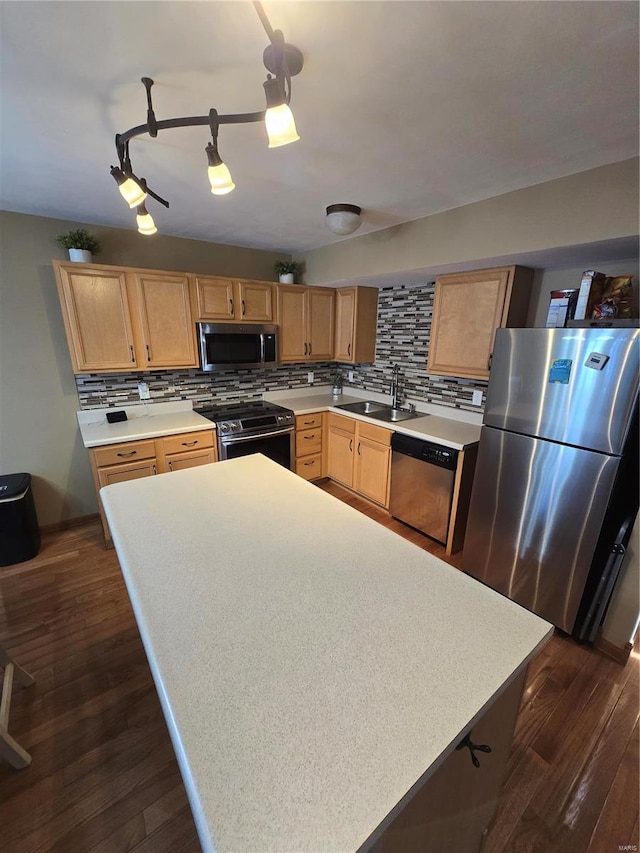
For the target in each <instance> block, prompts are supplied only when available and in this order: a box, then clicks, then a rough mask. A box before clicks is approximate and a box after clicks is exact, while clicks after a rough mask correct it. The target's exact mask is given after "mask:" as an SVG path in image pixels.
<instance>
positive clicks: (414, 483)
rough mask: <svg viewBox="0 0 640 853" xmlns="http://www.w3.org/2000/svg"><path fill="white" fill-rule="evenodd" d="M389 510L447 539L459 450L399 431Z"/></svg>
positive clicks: (394, 441)
mask: <svg viewBox="0 0 640 853" xmlns="http://www.w3.org/2000/svg"><path fill="white" fill-rule="evenodd" d="M391 450H392V455H391V497H390V502H389V512H390V513H391V515H392V516H393V517H394V518H397V519H399V520H400V521H404V522H405V523H406V524H410V525H411V527H415V528H417V529H418V530H421V531H422V532H423V533H426V534H427V536H431V538H432V539H436V540H437V541H438V542H442V543H446V541H447V533H448V531H449V517H450V515H451V501H452V498H453V483H454V479H455V473H456V465H457V464H458V451H457V450H452V449H451V448H450V447H443V446H442V445H440V444H433V442H430V441H423V440H422V439H419V438H413V437H412V436H408V435H402V434H401V433H398V432H395V433H394V434H393V436H392V437H391Z"/></svg>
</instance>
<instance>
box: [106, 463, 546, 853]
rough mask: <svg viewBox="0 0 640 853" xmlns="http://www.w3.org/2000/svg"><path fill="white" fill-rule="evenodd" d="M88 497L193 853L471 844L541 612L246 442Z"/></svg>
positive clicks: (541, 633)
mask: <svg viewBox="0 0 640 853" xmlns="http://www.w3.org/2000/svg"><path fill="white" fill-rule="evenodd" d="M101 496H102V500H103V503H104V506H105V510H106V513H107V516H108V519H109V524H110V526H111V530H112V533H113V540H114V544H115V546H116V549H117V552H118V556H119V559H120V563H121V566H122V570H123V574H124V577H125V580H126V583H127V588H128V590H129V595H130V598H131V602H132V605H133V609H134V612H135V615H136V618H137V621H138V626H139V629H140V633H141V635H142V639H143V642H144V645H145V649H146V652H147V656H148V658H149V663H150V666H151V670H152V673H153V676H154V680H155V683H156V687H157V689H158V693H159V696H160V700H161V703H162V706H163V710H164V713H165V717H166V720H167V724H168V727H169V731H170V734H171V737H172V741H173V744H174V748H175V750H176V754H177V757H178V761H179V763H180V767H181V771H182V775H183V778H184V781H185V786H186V789H187V793H188V796H189V799H190V803H191V807H192V811H193V814H194V819H195V822H196V826H197V828H198V833H199V837H200V841H201V844H202V847H203V849H204V850H205V851H214V850H215V851H220V853H224V851H243V853H248V851H256V853H258V851H259V853H265V852H266V851H274V852H276V851H277V853H284V851H309V853H311V851H318V853H325V852H326V851H356V850H370V849H372V850H376V851H378V850H381V851H387V850H389V851H390V850H403V851H405V850H406V851H408V850H412V849H414V850H421V851H423V850H425V851H426V850H450V849H451V850H453V849H455V850H456V853H457V851H459V850H474V849H478V847H479V844H480V839H481V833H482V829H483V828H484V826H485V825H486V822H487V820H489V819H490V817H491V813H492V812H493V809H494V808H495V800H496V797H497V793H496V792H495V791H494V790H493V789H495V788H496V784H497V790H499V786H500V777H501V775H502V769H503V767H504V762H505V761H506V754H507V753H508V748H509V744H510V741H511V737H512V733H513V725H514V720H515V714H516V711H517V705H518V699H519V693H520V690H521V685H522V680H523V677H524V672H525V670H526V666H527V664H528V662H529V661H530V660H531V659H532V658H533V657H534V656H535V655H536V654H537V652H538V651H539V650H540V649H541V648H542V646H543V645H544V644H545V643H546V642H547V640H548V639H549V638H550V636H551V633H552V630H553V629H552V627H551V626H550V625H549V624H548V623H546V622H544V621H543V620H542V619H540V618H538V617H536V616H534V615H533V614H531V613H529V612H528V611H525V610H523V609H522V608H520V607H519V606H518V605H516V604H514V603H513V602H511V601H509V600H508V599H506V598H503V597H502V596H500V595H498V594H497V593H495V592H493V591H492V590H490V589H487V588H485V587H484V586H483V585H482V584H480V583H478V582H477V581H474V580H473V579H471V578H469V577H467V576H466V575H464V574H462V573H461V572H458V571H456V570H455V569H453V568H452V567H450V566H448V565H447V564H445V563H443V562H442V561H441V560H438V559H437V558H435V557H433V556H432V555H430V554H428V553H426V552H424V551H422V550H421V549H420V548H418V547H417V546H414V545H412V544H411V543H409V542H407V541H405V540H403V539H401V538H400V537H398V536H397V535H396V534H394V533H392V532H391V531H389V530H387V529H385V528H383V527H381V526H380V525H378V524H376V523H375V522H374V521H372V520H371V519H369V518H367V517H365V516H363V515H361V514H360V513H358V512H356V511H355V510H353V509H351V508H350V507H348V506H345V505H344V504H343V503H341V502H340V501H338V500H336V499H335V498H333V497H331V496H330V495H327V494H325V493H324V492H322V491H320V490H318V489H317V488H316V487H315V486H313V485H311V484H310V483H308V482H306V481H304V480H303V479H301V478H299V477H297V476H295V475H294V474H292V473H291V472H289V471H287V470H285V469H283V468H281V467H280V466H278V465H276V464H275V463H273V462H271V461H270V460H268V459H266V458H264V457H262V456H260V455H254V456H247V457H242V458H240V459H235V460H230V461H227V462H220V463H217V464H215V465H204V466H202V467H199V468H192V469H188V470H184V471H179V472H177V473H174V474H172V475H168V474H161V475H158V476H156V477H152V478H147V479H140V480H134V481H130V482H126V483H118V484H115V485H112V486H108V487H106V488H104V489H103V490H102V492H101ZM496 709H497V711H496ZM496 713H497V714H498V716H497V717H496ZM492 715H493V717H492ZM489 719H493V722H492V727H490V734H485V731H487V730H486V729H485V730H484V731H483V729H482V726H483V723H484V722H485V721H486V720H489ZM471 730H473V731H472V739H473V740H474V741H475V742H476V743H478V742H480V743H484V742H487V741H484V740H482V738H484V737H487V739H488V737H489V736H491V737H492V738H493V737H494V736H495V738H496V741H495V742H493V741H489V743H490V745H491V746H492V748H493V749H494V752H493V753H492V754H483V753H481V752H480V753H478V755H479V756H480V763H481V765H482V766H481V767H480V768H479V769H477V768H475V767H474V766H473V764H472V762H471V756H470V754H469V752H470V751H469V750H468V749H467V748H466V747H464V746H463V748H462V749H461V750H458V751H456V746H458V745H459V744H460V743H461V741H462V739H463V738H464V736H465V735H466V734H467V733H469V732H470V731H471ZM478 731H479V732H480V733H481V734H480V738H481V739H480V740H478V735H477V734H476V732H478ZM498 742H500V743H498ZM483 774H484V775H483ZM447 786H448V787H447ZM469 786H471V788H473V792H472V793H473V796H472V797H471V799H470V800H469V805H467V803H466V800H465V797H466V793H465V792H467V791H468V790H470V788H469ZM425 792H426V795H427V796H426V797H425ZM452 792H453V794H455V796H453V795H452ZM478 795H479V797H480V801H478ZM439 796H440V797H441V801H440V800H439V799H438V797H439ZM474 797H475V799H474ZM425 800H426V805H425V808H424V809H423V808H416V804H417V803H418V804H419V803H421V802H424V801H425ZM451 803H453V804H454V807H455V808H454V811H453V812H452V811H451V809H452V806H451ZM429 804H431V808H432V812H433V811H434V808H435V813H433V814H432V815H431V816H429ZM434 804H435V807H434ZM456 809H457V811H456ZM461 828H462V829H461ZM461 831H462V833H463V835H464V843H461V842H460V838H459V837H458V836H457V835H456V834H455V833H460V832H461ZM450 844H453V845H454V846H448V845H450Z"/></svg>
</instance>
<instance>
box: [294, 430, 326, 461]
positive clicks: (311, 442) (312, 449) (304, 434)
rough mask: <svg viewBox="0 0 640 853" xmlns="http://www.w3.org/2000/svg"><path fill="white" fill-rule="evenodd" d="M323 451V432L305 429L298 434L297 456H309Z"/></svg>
mask: <svg viewBox="0 0 640 853" xmlns="http://www.w3.org/2000/svg"><path fill="white" fill-rule="evenodd" d="M321 450H322V430H320V429H304V430H301V431H300V432H298V433H296V456H308V455H309V454H310V453H320V451H321Z"/></svg>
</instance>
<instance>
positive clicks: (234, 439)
mask: <svg viewBox="0 0 640 853" xmlns="http://www.w3.org/2000/svg"><path fill="white" fill-rule="evenodd" d="M292 432H294V428H293V427H286V429H272V430H269V432H259V433H253V434H252V435H234V436H226V435H221V436H220V438H221V439H222V442H223V444H240V443H241V442H249V441H257V440H258V439H259V438H274V437H275V436H277V435H287V434H289V433H292Z"/></svg>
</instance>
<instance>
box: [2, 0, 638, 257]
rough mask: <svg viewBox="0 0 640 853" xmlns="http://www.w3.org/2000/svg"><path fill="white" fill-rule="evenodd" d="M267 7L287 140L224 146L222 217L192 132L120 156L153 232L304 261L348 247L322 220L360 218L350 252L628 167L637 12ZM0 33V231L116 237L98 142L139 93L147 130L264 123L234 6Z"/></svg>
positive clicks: (114, 205)
mask: <svg viewBox="0 0 640 853" xmlns="http://www.w3.org/2000/svg"><path fill="white" fill-rule="evenodd" d="M264 7H265V10H266V12H267V14H268V16H269V19H270V21H271V24H272V26H273V27H274V29H278V28H279V29H282V30H283V31H284V34H285V38H286V39H287V41H289V42H291V43H292V44H295V45H296V46H297V47H299V48H300V49H301V50H302V52H303V53H304V56H305V67H304V69H303V71H302V73H301V74H300V76H298V77H296V78H294V80H293V98H292V102H291V106H292V109H293V111H294V114H295V117H296V123H297V127H298V132H299V133H300V136H301V140H300V142H297V143H295V144H293V145H288V146H285V147H282V148H277V149H271V150H269V149H268V148H267V146H266V137H265V134H264V129H263V128H262V127H261V126H260V125H259V124H253V125H236V126H228V127H222V128H221V132H220V139H219V148H220V153H221V156H222V157H223V159H224V160H225V162H226V163H227V165H228V166H229V168H230V169H231V173H232V175H233V177H234V180H235V182H236V190H235V191H234V192H233V193H231V194H230V195H227V196H222V197H219V196H218V197H217V196H212V195H211V193H210V192H209V187H208V181H207V177H206V165H207V164H206V156H205V153H204V147H205V145H206V144H207V142H208V130H207V128H205V127H202V128H186V129H176V130H167V131H161V132H160V133H159V135H158V138H157V139H150V138H148V137H144V138H141V139H138V140H133V141H132V143H131V158H132V162H133V166H134V169H135V171H136V173H137V174H138V175H141V176H144V177H145V178H146V179H147V180H148V182H149V185H150V187H152V188H153V189H154V190H155V191H156V192H158V193H159V194H160V195H163V196H164V197H165V198H168V199H169V201H170V202H171V207H170V209H169V210H166V209H165V208H163V207H161V206H160V205H158V204H157V203H156V202H154V201H153V200H150V203H149V204H148V207H149V211H150V213H151V214H152V215H153V217H154V219H155V220H156V224H157V226H158V229H159V231H160V232H161V233H164V234H172V235H176V236H180V237H190V238H193V239H198V240H208V241H212V242H220V243H229V244H234V245H243V246H251V247H255V248H261V249H272V250H281V251H286V252H302V251H304V250H306V249H311V248H315V247H318V246H321V245H327V244H329V243H332V242H334V241H337V240H339V239H345V238H339V237H336V236H334V235H332V233H331V232H330V231H328V229H327V227H326V225H325V222H324V209H325V207H326V206H327V205H328V204H333V203H338V202H349V203H352V204H358V205H360V206H361V207H362V208H363V225H362V226H361V228H360V230H359V231H357V232H356V236H359V235H360V234H363V233H366V232H367V231H372V230H376V229H379V228H384V227H388V226H390V225H395V224H397V223H400V222H405V221H408V220H411V219H415V218H418V217H422V216H426V215H429V214H432V213H436V212H438V211H442V210H448V209H451V208H454V207H458V206H460V205H464V204H468V203H471V202H474V201H479V200H481V199H484V198H490V197H493V196H496V195H500V194H502V193H506V192H509V191H512V190H516V189H519V188H521V187H525V186H529V185H532V184H536V183H541V182H543V181H548V180H552V179H554V178H558V177H561V176H563V175H568V174H573V173H576V172H580V171H583V170H586V169H591V168H594V167H596V166H600V165H604V164H606V163H612V162H616V161H619V160H624V159H627V158H629V157H633V156H635V155H637V154H638V4H637V3H635V2H611V0H606V2H590V0H587V2H581V0H576V2H555V1H554V0H552V2H486V1H485V0H471V2H461V0H444V2H436V1H435V0H434V2H426V1H425V0H423V2H400V0H387V2H268V0H267V2H265V3H264ZM0 25H1V30H0V32H1V38H2V54H1V66H0V70H1V79H2V97H1V100H0V134H1V135H0V162H1V167H2V174H1V184H0V207H2V209H4V210H13V211H18V212H23V213H33V214H39V215H43V216H51V217H57V218H62V219H70V220H78V221H81V222H87V223H95V224H103V225H110V226H115V227H121V228H134V227H135V225H134V222H133V220H134V216H133V215H132V212H131V211H129V209H128V208H127V206H126V204H125V203H124V202H123V200H122V198H121V196H120V194H119V193H118V191H117V188H116V185H115V183H114V181H113V179H112V178H111V176H110V175H109V167H110V165H116V164H117V158H116V155H115V146H114V143H113V140H114V135H115V133H116V132H123V131H125V130H127V129H128V128H130V127H132V126H134V125H138V124H143V123H144V122H145V120H146V118H145V116H146V100H145V92H144V88H143V86H142V84H141V83H140V78H141V77H142V76H150V77H153V78H154V80H155V81H156V84H155V86H154V89H153V96H154V107H155V111H156V116H157V118H158V119H164V118H173V117H176V116H186V115H205V114H207V113H208V111H209V108H210V107H215V108H216V109H217V110H218V112H220V113H229V112H230V113H234V112H248V111H253V110H261V109H264V98H263V90H262V83H263V81H264V79H265V75H266V71H265V69H264V66H263V64H262V51H263V49H264V47H266V45H267V43H268V40H267V37H266V34H265V32H264V30H263V28H262V25H261V23H260V21H259V19H258V16H257V14H256V12H255V10H254V8H253V6H252V4H251V3H250V2H246V0H236V2H190V0H184V2H180V0H168V2H117V1H116V2H86V0H85V2H56V0H47V2H6V0H4V1H3V2H1V3H0ZM140 239H149V238H143V237H141V238H140ZM347 239H349V238H347Z"/></svg>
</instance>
